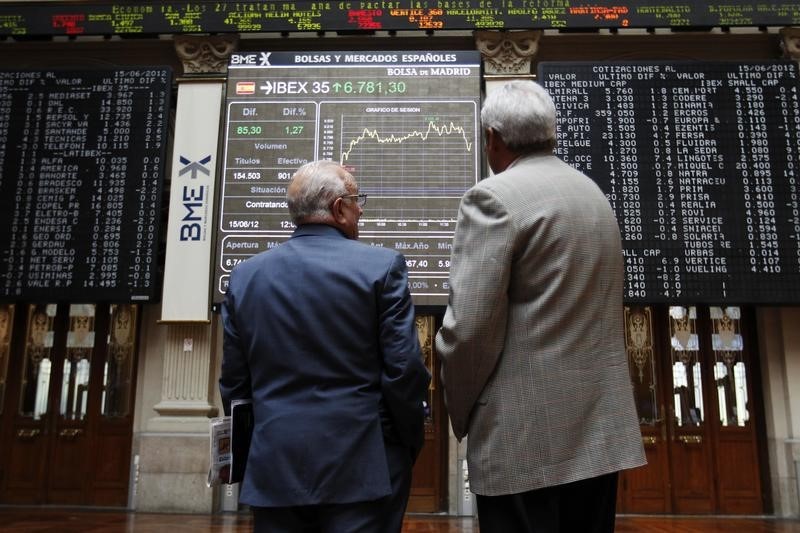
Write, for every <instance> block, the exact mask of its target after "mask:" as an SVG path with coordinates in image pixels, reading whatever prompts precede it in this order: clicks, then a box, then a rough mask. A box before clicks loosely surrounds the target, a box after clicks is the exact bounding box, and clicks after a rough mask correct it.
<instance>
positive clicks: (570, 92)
mask: <svg viewBox="0 0 800 533" xmlns="http://www.w3.org/2000/svg"><path fill="white" fill-rule="evenodd" d="M539 80H540V81H541V83H542V84H543V85H544V86H545V87H546V88H547V89H548V90H549V91H550V93H551V94H552V96H553V99H554V101H555V104H556V108H557V109H558V112H559V121H558V125H559V128H558V144H559V146H558V148H557V154H558V155H559V156H560V157H562V158H563V159H564V160H565V161H567V162H568V163H570V164H572V165H574V166H575V167H577V168H579V169H580V170H582V171H583V172H585V173H586V174H587V175H589V176H590V177H591V178H592V179H594V180H595V181H596V182H597V183H598V184H599V185H600V187H601V188H602V189H603V191H604V192H605V193H606V196H607V197H608V199H609V201H610V202H611V204H612V206H613V208H614V210H615V212H616V214H617V219H618V221H619V224H620V230H621V233H622V239H623V248H624V255H625V267H626V274H625V275H626V286H625V298H626V301H628V302H643V303H650V302H652V303H655V302H686V303H742V304H746V303H754V304H796V303H798V302H800V100H799V99H800V81H799V78H798V66H797V64H796V63H792V62H769V63H727V62H714V63H705V62H673V63H541V64H540V67H539Z"/></svg>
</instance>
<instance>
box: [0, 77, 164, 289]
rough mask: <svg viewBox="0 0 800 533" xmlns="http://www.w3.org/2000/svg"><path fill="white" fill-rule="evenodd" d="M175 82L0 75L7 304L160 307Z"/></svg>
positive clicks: (0, 237)
mask: <svg viewBox="0 0 800 533" xmlns="http://www.w3.org/2000/svg"><path fill="white" fill-rule="evenodd" d="M171 83H172V73H171V71H170V70H169V69H167V68H163V67H153V68H116V69H97V70H58V69H55V70H46V71H41V70H18V71H2V72H0V227H2V228H3V230H2V231H0V273H2V277H1V278H0V279H2V281H0V299H3V300H28V301H47V302H54V301H74V302H88V301H150V300H153V299H154V298H155V297H156V289H157V288H158V284H157V282H158V280H157V278H158V264H159V261H158V257H157V255H158V246H159V238H160V235H159V227H160V221H161V190H162V182H163V178H164V167H165V162H166V157H165V155H166V146H167V124H168V118H169V101H170V95H171V90H172V89H171Z"/></svg>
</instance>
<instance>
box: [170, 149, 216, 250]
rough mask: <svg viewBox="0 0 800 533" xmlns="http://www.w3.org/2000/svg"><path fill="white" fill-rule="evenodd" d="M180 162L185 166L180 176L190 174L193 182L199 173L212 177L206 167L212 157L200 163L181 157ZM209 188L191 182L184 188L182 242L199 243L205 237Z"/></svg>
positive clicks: (205, 158) (207, 157)
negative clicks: (207, 192)
mask: <svg viewBox="0 0 800 533" xmlns="http://www.w3.org/2000/svg"><path fill="white" fill-rule="evenodd" d="M180 162H181V164H182V165H184V166H183V168H181V170H180V171H179V172H178V175H179V176H183V175H184V174H186V173H190V174H189V178H190V179H191V180H196V179H197V175H198V172H201V173H203V174H205V175H206V176H210V175H211V171H210V170H209V169H208V167H207V166H206V165H208V163H209V162H211V156H210V155H209V156H206V157H204V158H203V159H201V160H200V161H190V160H189V159H187V158H185V157H183V156H180ZM207 190H208V187H207V186H205V185H195V184H192V182H191V181H190V182H189V184H187V185H184V186H183V193H182V195H181V202H182V204H183V207H184V209H185V211H184V212H183V218H182V219H181V228H180V237H179V238H180V240H181V241H199V240H200V239H201V238H202V236H203V227H204V226H205V215H206V204H207V201H206V200H207V194H206V191H207Z"/></svg>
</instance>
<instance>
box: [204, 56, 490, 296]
mask: <svg viewBox="0 0 800 533" xmlns="http://www.w3.org/2000/svg"><path fill="white" fill-rule="evenodd" d="M227 89H228V96H227V106H226V123H225V156H224V178H223V184H222V193H221V201H220V213H219V217H218V220H219V226H218V231H219V235H218V239H217V242H218V252H217V265H216V286H215V290H214V294H215V298H214V300H215V302H219V301H221V300H222V298H223V296H224V293H225V291H226V289H227V282H228V276H229V273H230V271H231V270H232V269H233V267H234V266H236V265H237V264H238V263H239V262H241V261H244V260H246V259H247V258H248V257H251V256H252V255H255V254H256V253H259V252H262V251H266V250H269V249H270V248H273V247H275V246H277V245H279V244H280V243H281V242H283V241H284V240H286V239H287V238H288V237H289V236H290V235H291V233H292V232H293V231H294V225H293V224H292V222H291V220H290V218H289V211H288V207H287V205H286V187H287V185H288V184H289V181H290V179H291V177H292V175H293V174H294V172H295V171H296V170H297V168H298V167H300V166H301V165H303V164H304V163H307V162H309V161H313V160H317V159H329V160H334V161H337V162H340V163H342V164H343V165H344V166H346V167H347V168H348V169H349V170H350V172H351V173H352V174H353V175H354V176H355V178H356V180H357V181H358V184H359V190H360V192H364V193H367V194H368V195H369V199H368V201H367V205H366V206H365V208H364V214H363V216H362V217H361V221H360V224H359V225H360V227H359V233H360V240H361V241H362V242H365V243H367V244H370V245H373V246H384V247H389V248H393V249H395V250H398V251H400V252H402V253H403V254H404V255H405V257H406V260H407V264H408V269H409V277H410V280H409V282H410V288H411V292H412V295H413V297H414V302H415V303H416V304H417V305H445V304H446V303H447V295H448V285H447V277H448V273H449V269H450V249H451V245H452V238H453V231H454V229H455V222H456V217H457V211H458V204H459V202H460V199H461V196H462V195H463V193H464V192H465V191H466V190H467V189H468V188H469V187H471V186H472V185H474V184H475V183H477V181H478V177H479V169H480V166H479V161H480V143H479V140H480V134H479V130H478V115H479V111H480V109H479V108H480V57H479V55H478V53H477V52H473V51H455V52H438V51H437V52H431V53H428V52H324V53H300V52H298V53H294V52H264V53H254V54H238V55H234V56H233V57H232V59H231V64H230V67H229V71H228V88H227Z"/></svg>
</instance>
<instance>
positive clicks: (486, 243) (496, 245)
mask: <svg viewBox="0 0 800 533" xmlns="http://www.w3.org/2000/svg"><path fill="white" fill-rule="evenodd" d="M513 239H514V237H513V225H512V221H511V218H510V216H509V214H508V213H507V211H506V209H505V208H504V207H503V206H502V204H501V203H500V202H499V201H498V200H497V198H496V197H495V196H494V195H493V194H492V193H491V191H488V190H485V189H483V188H480V187H474V188H472V189H471V190H469V191H467V193H466V194H465V195H464V197H463V198H462V200H461V206H460V207H459V215H458V223H457V226H456V231H455V237H454V239H453V250H452V253H451V261H450V302H449V305H448V307H447V311H446V312H445V316H444V319H443V322H442V327H441V329H440V330H439V332H438V334H437V336H436V348H437V353H438V354H439V357H440V359H441V362H442V381H443V382H444V387H445V401H446V403H447V410H448V413H449V415H450V422H451V424H452V425H453V433H454V434H455V436H456V438H458V439H459V440H461V439H462V438H463V437H464V436H465V435H466V434H467V431H468V428H469V417H470V413H471V412H472V409H473V407H474V405H475V402H477V401H478V398H479V396H480V394H481V392H482V391H483V388H484V386H485V385H486V383H487V381H488V379H489V377H490V376H491V375H492V372H493V371H494V369H495V366H496V365H497V361H498V359H499V357H500V354H501V352H502V351H503V345H504V339H505V333H506V321H507V317H508V284H509V276H510V271H511V261H512V259H513V257H512V255H513Z"/></svg>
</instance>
